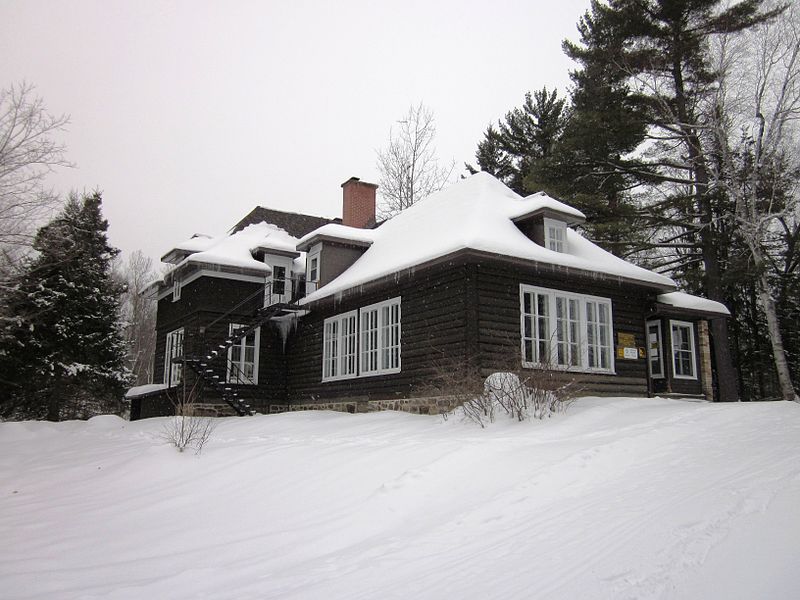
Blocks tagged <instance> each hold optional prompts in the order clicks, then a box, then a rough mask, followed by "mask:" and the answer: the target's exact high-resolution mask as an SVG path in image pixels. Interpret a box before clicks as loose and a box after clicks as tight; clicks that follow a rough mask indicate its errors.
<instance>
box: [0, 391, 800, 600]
mask: <svg viewBox="0 0 800 600" xmlns="http://www.w3.org/2000/svg"><path fill="white" fill-rule="evenodd" d="M163 423H164V420H163V419H151V420H144V421H139V422H135V423H129V422H125V421H122V420H120V419H117V418H115V417H98V418H94V419H92V420H90V421H88V422H67V423H61V424H49V423H30V422H27V423H0V498H1V500H0V502H2V504H1V506H2V508H1V509H0V539H2V540H3V543H2V544H0V582H1V583H0V590H2V592H0V596H2V597H3V598H60V599H68V598H137V599H140V598H171V599H176V598H178V599H179V598H253V599H255V598H259V599H264V598H296V599H300V598H302V599H313V598H324V599H345V598H346V599H348V600H352V599H358V598H365V599H366V598H403V599H406V598H430V599H434V598H436V599H442V598H464V599H476V600H477V599H485V598H497V599H501V598H502V599H513V598H519V599H523V598H524V599H529V598H598V599H599V598H602V599H606V598H607V599H612V598H613V599H619V598H637V599H642V598H676V599H678V598H680V599H691V598H698V599H700V598H703V599H708V598H726V599H729V598H770V599H773V600H774V599H782V598H785V599H787V600H788V599H789V598H792V599H794V598H797V597H800V570H798V569H797V566H798V564H800V563H799V561H798V557H799V556H800V543H799V542H798V540H800V516H798V511H797V506H798V505H800V445H799V444H798V440H799V439H800V406H798V405H795V404H791V403H763V404H734V405H719V404H717V405H713V404H704V403H688V402H679V401H670V400H662V399H597V398H585V399H580V400H578V401H577V402H576V403H575V404H574V405H573V406H572V408H571V409H570V411H569V412H568V413H567V414H566V415H565V416H559V417H556V418H553V419H549V420H545V421H543V422H538V421H529V422H524V423H515V422H513V421H508V422H505V421H504V422H502V423H496V424H495V425H494V426H491V427H489V428H488V429H485V430H481V429H479V428H478V427H477V426H475V425H471V424H466V423H464V422H462V421H460V420H458V419H455V418H450V419H449V420H448V421H446V422H444V421H443V420H442V419H441V418H439V417H432V416H431V417H428V416H413V415H407V414H400V413H390V412H385V413H375V414H365V415H346V414H338V413H324V412H306V413H295V414H285V415H273V416H258V417H252V418H247V419H237V418H231V419H221V420H220V422H219V424H218V426H217V429H216V431H215V434H214V437H213V438H212V439H211V441H210V442H209V443H208V445H207V446H206V448H205V450H204V451H203V454H202V455H201V456H193V455H191V454H189V455H187V454H178V453H177V452H176V451H175V450H174V448H171V447H169V446H167V445H166V444H165V443H164V442H163V441H162V440H161V438H160V431H161V428H162V426H163Z"/></svg>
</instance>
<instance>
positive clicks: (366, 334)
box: [359, 298, 400, 375]
mask: <svg viewBox="0 0 800 600" xmlns="http://www.w3.org/2000/svg"><path fill="white" fill-rule="evenodd" d="M359 312H360V315H361V363H360V367H361V375H380V374H381V373H393V372H397V371H399V370H400V298H393V299H392V300H387V301H386V302H381V303H379V304H373V305H372V306H367V307H365V308H362V309H361V310H360V311H359Z"/></svg>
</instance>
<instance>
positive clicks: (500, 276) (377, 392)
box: [287, 257, 653, 403]
mask: <svg viewBox="0 0 800 600" xmlns="http://www.w3.org/2000/svg"><path fill="white" fill-rule="evenodd" d="M521 283H525V284H528V285H534V286H541V287H548V288H553V289H558V290H564V291H568V292H574V293H581V294H591V295H594V296H600V297H603V298H609V299H610V300H611V303H612V315H613V329H614V352H615V359H614V360H615V370H616V375H600V374H584V373H580V374H575V375H574V378H575V379H576V380H578V381H580V382H583V385H584V386H585V390H586V392H587V393H596V394H632V395H646V394H647V363H646V360H645V359H644V358H638V359H636V360H631V359H623V358H619V357H617V356H616V349H617V340H618V338H617V334H618V333H619V332H622V333H630V334H633V335H634V338H635V343H636V346H637V347H644V346H645V325H644V323H645V315H646V314H647V311H648V310H649V306H650V303H651V301H652V298H653V292H652V291H651V290H649V289H648V288H645V287H642V286H637V285H634V284H631V283H630V282H623V281H608V280H607V279H604V278H600V277H597V278H587V277H583V278H581V277H578V276H576V275H575V274H574V273H569V274H568V273H567V272H565V271H564V270H563V269H560V268H558V267H553V266H542V267H539V268H537V267H532V266H528V265H524V266H517V265H512V264H509V263H507V262H504V261H502V260H491V259H487V258H486V257H480V258H477V257H473V258H471V259H470V258H468V257H461V258H455V259H454V260H451V261H449V262H448V263H446V264H443V265H436V266H432V267H429V268H427V269H424V270H418V271H416V272H415V273H407V274H405V275H404V276H403V277H401V278H400V279H399V282H398V283H394V282H389V283H388V284H387V286H386V287H385V288H384V289H383V291H373V292H370V293H367V294H364V295H363V296H360V297H357V298H352V297H350V298H348V299H346V300H345V301H343V302H340V303H338V304H336V305H333V303H332V302H328V303H327V304H320V305H314V306H312V307H311V309H312V311H311V313H310V314H309V315H307V316H306V317H303V318H302V319H301V321H300V325H299V328H298V330H297V332H296V335H294V336H292V337H291V338H290V341H289V344H288V346H287V360H288V364H289V365H291V367H290V373H289V375H288V393H289V399H290V401H292V402H298V403H308V402H314V401H325V400H335V399H339V398H348V399H351V398H355V399H362V400H377V399H391V398H396V397H408V396H413V395H418V393H419V392H420V390H424V389H425V385H426V383H427V382H428V381H429V380H430V378H431V377H432V376H433V375H435V373H436V367H437V364H442V363H446V361H448V360H464V361H466V359H467V356H471V357H476V362H477V364H478V365H479V367H480V369H481V372H482V374H483V375H488V374H490V373H492V372H495V371H501V370H508V369H509V368H514V367H515V364H513V363H515V362H516V361H518V360H519V358H520V352H521V350H520V301H519V297H520V296H519V289H520V288H519V286H520V284H521ZM398 295H401V296H402V298H403V300H402V351H401V356H402V372H401V373H398V374H392V375H384V376H379V377H357V378H353V379H347V380H343V381H334V382H326V383H322V323H323V321H324V319H325V318H327V317H330V316H333V315H337V314H341V313H344V312H347V311H350V310H354V309H357V308H361V307H363V306H367V305H369V304H372V303H375V302H380V301H382V300H387V299H389V298H393V297H395V296H398ZM434 363H436V364H434ZM570 376H573V375H572V374H570Z"/></svg>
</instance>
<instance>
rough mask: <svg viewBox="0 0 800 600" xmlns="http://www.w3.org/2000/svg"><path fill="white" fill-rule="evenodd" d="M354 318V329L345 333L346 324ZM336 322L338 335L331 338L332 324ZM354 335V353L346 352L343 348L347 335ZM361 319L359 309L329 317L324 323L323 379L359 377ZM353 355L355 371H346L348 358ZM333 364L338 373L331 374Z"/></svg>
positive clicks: (338, 379)
mask: <svg viewBox="0 0 800 600" xmlns="http://www.w3.org/2000/svg"><path fill="white" fill-rule="evenodd" d="M350 320H352V323H353V331H352V332H348V333H345V327H344V324H345V323H346V322H348V321H350ZM333 324H336V334H335V335H336V337H335V339H331V337H330V333H329V331H330V328H331V327H330V326H332V325H333ZM348 336H354V338H355V339H354V341H353V353H347V354H344V353H343V352H342V350H343V349H344V348H345V347H346V337H348ZM358 338H359V320H358V310H351V311H348V312H346V313H342V314H339V315H336V316H333V317H328V318H327V319H325V320H324V321H323V323H322V381H340V380H342V379H353V378H355V377H358V371H359V364H358V363H359V344H358ZM334 347H335V352H334V353H333V355H331V349H332V348H334ZM349 356H353V357H354V360H353V363H352V365H353V372H352V373H345V372H344V371H346V370H347V369H345V368H343V367H345V366H346V364H347V362H346V361H347V358H348V357H349ZM331 365H335V366H336V374H335V375H331V374H330V372H331V371H332V370H333V369H332V368H330V367H331Z"/></svg>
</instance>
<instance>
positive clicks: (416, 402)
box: [269, 396, 455, 415]
mask: <svg viewBox="0 0 800 600" xmlns="http://www.w3.org/2000/svg"><path fill="white" fill-rule="evenodd" d="M453 408H455V402H454V401H453V399H452V398H448V397H447V396H431V397H426V398H402V399H397V400H337V401H335V402H309V403H305V404H289V405H286V404H271V405H270V407H269V412H270V414H272V413H283V412H295V411H299V410H333V411H336V412H347V413H368V412H377V411H381V410H396V411H400V412H407V413H412V414H416V415H439V414H442V413H446V412H449V411H451V410H453Z"/></svg>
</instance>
